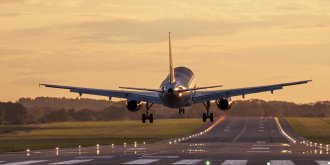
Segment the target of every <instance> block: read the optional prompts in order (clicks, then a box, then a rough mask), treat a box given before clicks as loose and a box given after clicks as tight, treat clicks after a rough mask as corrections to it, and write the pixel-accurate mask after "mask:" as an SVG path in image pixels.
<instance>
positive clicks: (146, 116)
mask: <svg viewBox="0 0 330 165" xmlns="http://www.w3.org/2000/svg"><path fill="white" fill-rule="evenodd" d="M152 105H153V104H152V103H151V104H149V103H148V102H147V104H146V109H147V112H146V113H144V114H142V123H146V120H149V123H153V122H154V116H153V115H152V114H151V113H149V110H150V108H151V107H152Z"/></svg>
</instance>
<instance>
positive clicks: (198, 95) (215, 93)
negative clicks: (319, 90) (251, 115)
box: [193, 80, 312, 104]
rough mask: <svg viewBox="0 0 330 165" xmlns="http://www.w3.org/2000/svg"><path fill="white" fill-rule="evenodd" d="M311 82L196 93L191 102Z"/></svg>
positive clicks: (243, 94) (303, 82)
mask: <svg viewBox="0 0 330 165" xmlns="http://www.w3.org/2000/svg"><path fill="white" fill-rule="evenodd" d="M310 81H312V80H304V81H296V82H290V83H282V84H274V85H266V86H257V87H247V88H237V89H226V90H217V91H196V93H195V95H194V96H193V102H194V104H195V103H201V102H206V101H211V100H218V99H222V98H228V97H232V96H239V95H242V96H243V97H244V96H245V95H246V94H252V93H260V92H266V91H271V92H272V93H273V91H275V90H279V89H283V87H285V86H291V85H298V84H306V83H308V82H310Z"/></svg>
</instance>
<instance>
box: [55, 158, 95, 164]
mask: <svg viewBox="0 0 330 165" xmlns="http://www.w3.org/2000/svg"><path fill="white" fill-rule="evenodd" d="M92 160H94V159H77V160H68V161H63V162H56V163H51V164H77V163H83V162H89V161H92Z"/></svg>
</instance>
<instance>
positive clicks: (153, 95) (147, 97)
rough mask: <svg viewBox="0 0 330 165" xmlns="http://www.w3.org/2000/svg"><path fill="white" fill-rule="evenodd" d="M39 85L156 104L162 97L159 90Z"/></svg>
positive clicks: (159, 102) (80, 93)
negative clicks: (158, 95) (144, 90)
mask: <svg viewBox="0 0 330 165" xmlns="http://www.w3.org/2000/svg"><path fill="white" fill-rule="evenodd" d="M39 86H45V87H49V88H59V89H69V90H70V92H75V93H79V95H82V94H90V95H98V96H107V97H109V98H110V99H111V98H112V97H115V98H125V99H131V100H136V101H143V102H149V103H154V104H161V101H160V99H159V98H158V97H157V94H158V92H138V91H124V90H106V89H94V88H82V87H73V86H62V85H53V84H40V85H39Z"/></svg>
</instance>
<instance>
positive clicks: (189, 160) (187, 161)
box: [172, 159, 203, 164]
mask: <svg viewBox="0 0 330 165" xmlns="http://www.w3.org/2000/svg"><path fill="white" fill-rule="evenodd" d="M201 161H203V160H202V159H183V160H180V161H178V162H175V163H172V164H197V163H200V162H201Z"/></svg>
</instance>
